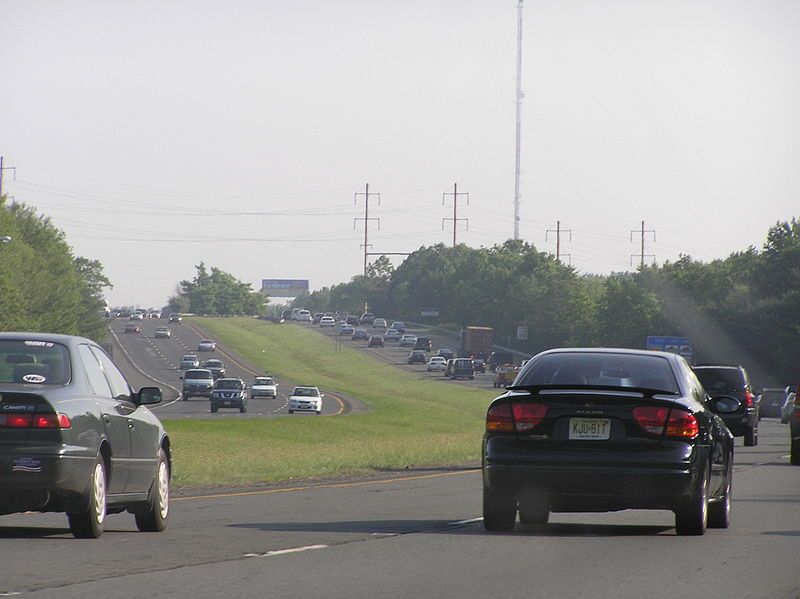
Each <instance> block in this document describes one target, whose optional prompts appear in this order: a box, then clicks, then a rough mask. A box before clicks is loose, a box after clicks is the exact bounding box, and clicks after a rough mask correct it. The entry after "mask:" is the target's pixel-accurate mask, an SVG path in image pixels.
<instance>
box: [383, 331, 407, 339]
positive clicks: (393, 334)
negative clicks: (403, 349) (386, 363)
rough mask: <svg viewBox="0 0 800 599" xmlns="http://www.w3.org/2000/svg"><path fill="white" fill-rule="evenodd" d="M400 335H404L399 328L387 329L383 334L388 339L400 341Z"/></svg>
mask: <svg viewBox="0 0 800 599" xmlns="http://www.w3.org/2000/svg"><path fill="white" fill-rule="evenodd" d="M400 337H402V335H401V334H400V331H398V330H397V329H386V333H384V335H383V338H384V339H385V340H386V341H400Z"/></svg>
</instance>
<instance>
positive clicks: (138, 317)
mask: <svg viewBox="0 0 800 599" xmlns="http://www.w3.org/2000/svg"><path fill="white" fill-rule="evenodd" d="M130 320H144V314H142V313H141V312H134V313H133V314H131V317H130Z"/></svg>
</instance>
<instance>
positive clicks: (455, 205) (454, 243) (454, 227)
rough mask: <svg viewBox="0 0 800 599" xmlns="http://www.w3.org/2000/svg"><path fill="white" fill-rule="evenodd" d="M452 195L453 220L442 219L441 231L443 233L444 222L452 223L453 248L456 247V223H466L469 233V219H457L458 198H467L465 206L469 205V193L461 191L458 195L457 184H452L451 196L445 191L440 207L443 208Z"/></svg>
mask: <svg viewBox="0 0 800 599" xmlns="http://www.w3.org/2000/svg"><path fill="white" fill-rule="evenodd" d="M449 195H452V196H453V218H443V219H442V231H444V222H445V221H446V220H451V221H453V247H456V225H457V224H458V221H460V220H463V221H465V222H466V223H467V231H469V219H468V218H458V196H467V205H469V193H467V192H465V191H462V192H460V193H459V191H458V183H453V192H452V194H451V193H450V192H449V191H445V192H444V193H443V194H442V206H444V204H445V202H446V201H447V197H446V196H449Z"/></svg>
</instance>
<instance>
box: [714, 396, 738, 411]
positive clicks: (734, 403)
mask: <svg viewBox="0 0 800 599" xmlns="http://www.w3.org/2000/svg"><path fill="white" fill-rule="evenodd" d="M741 405H742V404H741V402H740V401H739V400H738V399H736V398H735V397H731V396H730V395H718V396H717V397H714V398H713V399H712V400H711V411H712V412H716V413H717V414H733V413H734V412H736V411H737V410H738V409H739V408H740V407H741Z"/></svg>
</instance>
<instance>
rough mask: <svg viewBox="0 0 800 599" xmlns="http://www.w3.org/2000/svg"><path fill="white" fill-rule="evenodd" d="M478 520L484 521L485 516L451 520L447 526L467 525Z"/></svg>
mask: <svg viewBox="0 0 800 599" xmlns="http://www.w3.org/2000/svg"><path fill="white" fill-rule="evenodd" d="M476 522H483V518H470V519H469V520H459V521H458V522H449V523H448V524H447V528H455V527H457V526H467V525H468V524H475V523H476Z"/></svg>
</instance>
